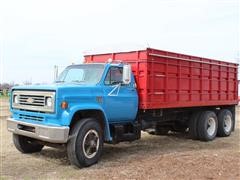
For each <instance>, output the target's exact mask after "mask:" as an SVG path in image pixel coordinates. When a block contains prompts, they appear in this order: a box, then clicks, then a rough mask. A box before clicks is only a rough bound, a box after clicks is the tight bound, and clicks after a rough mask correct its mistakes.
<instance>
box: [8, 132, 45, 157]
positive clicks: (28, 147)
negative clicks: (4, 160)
mask: <svg viewBox="0 0 240 180" xmlns="http://www.w3.org/2000/svg"><path fill="white" fill-rule="evenodd" d="M13 143H14V145H15V147H16V148H17V150H18V151H20V152H22V153H26V154H27V153H34V152H40V151H41V150H42V148H43V145H41V144H38V143H37V142H34V140H33V139H32V138H29V137H26V136H21V135H18V134H13Z"/></svg>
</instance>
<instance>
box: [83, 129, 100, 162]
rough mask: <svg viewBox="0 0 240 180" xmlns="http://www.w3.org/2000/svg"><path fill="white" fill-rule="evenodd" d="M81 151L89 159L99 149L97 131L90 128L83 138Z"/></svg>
mask: <svg viewBox="0 0 240 180" xmlns="http://www.w3.org/2000/svg"><path fill="white" fill-rule="evenodd" d="M82 146H83V153H84V155H85V156H86V157H87V158H89V159H91V158H93V157H94V156H95V155H96V154H97V152H98V149H99V135H98V133H97V131H95V130H93V129H90V130H89V131H88V132H87V133H86V134H85V136H84V138H83V144H82Z"/></svg>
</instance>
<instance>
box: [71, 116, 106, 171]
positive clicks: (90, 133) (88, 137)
mask: <svg viewBox="0 0 240 180" xmlns="http://www.w3.org/2000/svg"><path fill="white" fill-rule="evenodd" d="M102 149H103V132H102V128H101V126H100V124H99V123H98V122H97V121H96V120H95V119H92V118H87V119H82V120H80V121H79V122H77V123H76V124H75V125H74V126H73V128H72V130H71V132H70V139H69V141H68V143H67V153H68V158H69V160H70V162H71V164H73V165H75V166H77V167H87V166H91V165H93V164H95V163H97V161H98V160H99V158H100V156H101V154H102Z"/></svg>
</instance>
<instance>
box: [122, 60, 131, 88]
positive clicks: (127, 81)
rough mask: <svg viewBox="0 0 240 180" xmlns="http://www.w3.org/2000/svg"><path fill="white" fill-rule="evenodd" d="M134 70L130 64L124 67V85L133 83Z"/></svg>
mask: <svg viewBox="0 0 240 180" xmlns="http://www.w3.org/2000/svg"><path fill="white" fill-rule="evenodd" d="M131 73H132V68H131V65H130V64H125V65H123V80H122V81H123V84H130V83H131Z"/></svg>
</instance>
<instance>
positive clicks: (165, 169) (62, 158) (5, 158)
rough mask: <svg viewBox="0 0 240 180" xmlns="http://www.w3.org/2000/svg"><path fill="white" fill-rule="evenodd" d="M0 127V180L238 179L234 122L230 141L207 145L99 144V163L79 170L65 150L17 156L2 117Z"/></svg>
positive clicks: (156, 140) (180, 138) (238, 138)
mask: <svg viewBox="0 0 240 180" xmlns="http://www.w3.org/2000/svg"><path fill="white" fill-rule="evenodd" d="M2 115H3V114H2ZM239 115H240V113H239ZM239 115H238V117H240V116H239ZM0 123H1V124H0V126H1V127H0V135H1V136H0V140H1V149H0V152H1V156H0V162H1V163H0V170H1V171H0V179H35V178H37V179H240V123H239V122H238V123H237V128H236V130H235V132H233V133H232V135H231V136H230V137H227V138H216V139H215V140H214V141H212V142H200V141H194V140H191V139H190V138H189V137H188V135H184V134H175V135H169V136H153V135H148V134H146V133H142V139H141V140H138V141H135V142H132V143H120V144H118V145H108V144H105V146H104V152H103V155H102V158H101V160H100V161H99V163H98V164H96V165H93V166H91V167H88V168H83V169H76V168H74V167H73V166H70V164H69V161H68V159H67V155H66V152H65V150H60V149H54V148H49V147H45V148H44V149H43V150H42V152H40V153H34V154H30V155H29V154H28V155H26V154H21V153H20V152H18V151H17V150H16V149H15V147H14V145H13V142H12V136H11V133H9V132H8V131H7V130H6V118H5V117H2V118H0Z"/></svg>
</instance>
